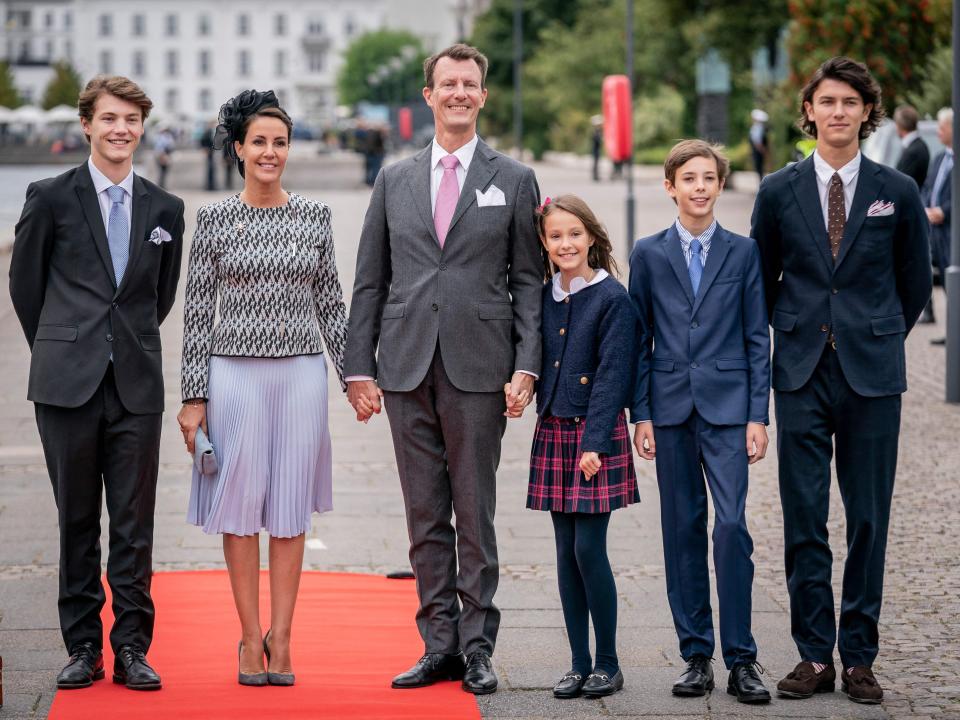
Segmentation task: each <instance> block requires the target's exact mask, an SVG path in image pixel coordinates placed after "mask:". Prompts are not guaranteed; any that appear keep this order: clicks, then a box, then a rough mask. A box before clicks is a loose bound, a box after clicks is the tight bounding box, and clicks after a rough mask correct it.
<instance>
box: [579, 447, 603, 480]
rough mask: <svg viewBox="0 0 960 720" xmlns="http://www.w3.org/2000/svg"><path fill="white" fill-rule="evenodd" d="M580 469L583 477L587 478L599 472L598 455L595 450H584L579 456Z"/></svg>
mask: <svg viewBox="0 0 960 720" xmlns="http://www.w3.org/2000/svg"><path fill="white" fill-rule="evenodd" d="M580 469H581V470H583V474H584V477H586V478H587V480H589V479H590V478H592V477H593V476H594V475H596V474H597V473H598V472H600V456H599V455H598V454H597V453H595V452H585V453H584V454H583V455H581V456H580Z"/></svg>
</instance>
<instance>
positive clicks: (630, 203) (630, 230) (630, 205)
mask: <svg viewBox="0 0 960 720" xmlns="http://www.w3.org/2000/svg"><path fill="white" fill-rule="evenodd" d="M954 2H960V0H954ZM626 75H627V83H628V84H629V87H630V112H631V117H628V118H627V119H626V121H627V122H629V123H631V124H632V123H633V117H632V113H633V0H627V67H626ZM630 138H631V143H632V142H633V132H632V131H631V133H630ZM625 170H626V174H627V259H628V260H629V259H630V251H631V250H633V242H634V240H636V239H637V238H636V235H635V234H634V226H633V220H634V214H635V212H634V205H635V203H634V198H633V146H632V144H631V147H630V153H629V154H628V155H627V162H626V168H625Z"/></svg>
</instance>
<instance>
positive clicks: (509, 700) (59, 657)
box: [0, 160, 960, 720]
mask: <svg viewBox="0 0 960 720" xmlns="http://www.w3.org/2000/svg"><path fill="white" fill-rule="evenodd" d="M314 161H315V162H317V163H318V171H322V170H323V166H322V162H323V161H322V160H320V161H316V160H314ZM537 171H538V177H539V179H540V187H541V192H542V193H543V194H544V195H554V196H555V195H557V194H560V193H562V192H569V191H572V192H577V193H579V194H581V195H582V196H583V197H584V198H585V199H587V200H588V202H590V203H591V205H592V206H593V207H594V209H595V210H596V211H597V212H598V214H599V215H600V216H601V217H602V218H603V219H605V220H606V221H607V223H608V226H609V228H610V231H611V235H612V237H613V238H614V242H615V243H619V247H620V248H621V250H622V252H623V254H625V252H626V250H625V248H626V245H627V243H626V241H625V239H624V232H623V226H624V222H623V210H622V208H623V204H622V199H623V189H622V186H619V185H613V184H610V183H601V184H593V183H590V182H589V181H588V180H587V173H588V171H587V169H586V166H583V165H581V164H580V163H577V162H562V161H557V162H553V163H551V164H549V165H539V166H537ZM350 172H351V173H352V172H353V170H352V169H351V170H350ZM298 177H300V176H298ZM350 177H351V178H353V177H355V176H354V175H351V176H350ZM637 177H638V180H637V201H638V217H637V227H638V233H639V234H644V233H649V232H653V231H655V230H657V229H660V228H661V227H664V226H666V225H667V224H668V223H669V222H670V221H671V220H672V218H673V213H674V208H673V206H672V204H671V203H670V201H669V200H668V199H667V198H666V196H665V194H664V193H663V191H662V188H661V187H660V175H659V173H658V171H657V170H656V169H647V168H641V169H638V172H637ZM0 178H2V171H0ZM328 180H329V178H328ZM325 185H326V186H327V187H329V186H330V185H333V183H329V182H328V183H325ZM342 187H346V188H350V189H346V190H340V191H330V190H324V191H322V192H319V191H311V190H310V189H309V187H308V186H305V187H304V188H302V189H301V188H299V187H296V186H294V187H293V189H295V190H301V191H302V192H304V193H305V194H308V195H312V196H316V197H318V198H320V199H323V200H324V201H325V202H327V203H329V204H330V205H331V206H332V207H333V210H334V229H335V236H336V241H337V252H338V262H339V267H340V274H341V280H342V282H343V284H344V286H345V287H347V288H349V287H350V286H351V284H352V278H353V270H354V267H353V266H354V259H355V252H356V239H357V236H358V232H359V227H360V224H361V222H362V217H363V212H364V209H365V207H366V201H367V198H368V194H367V192H366V191H365V190H358V189H352V188H353V182H352V179H351V180H350V182H347V180H346V179H345V181H344V184H343V186H342ZM741 187H743V188H744V189H743V190H741V191H729V192H727V193H725V194H724V196H723V198H722V199H721V205H720V211H719V217H720V221H721V223H723V224H724V225H725V226H727V227H729V228H730V229H732V230H734V231H739V232H746V230H747V225H748V222H749V213H750V208H751V206H752V202H753V196H752V194H751V193H750V192H748V191H746V189H747V188H748V184H746V183H742V184H741ZM184 196H185V199H186V201H187V218H188V229H190V230H192V226H193V218H194V217H195V214H196V209H197V207H198V206H199V205H201V204H203V203H205V202H209V201H210V200H212V199H214V198H216V197H219V196H218V195H209V194H205V193H199V192H192V191H191V192H188V193H185V194H184ZM8 263H9V259H8V258H7V257H0V654H2V655H3V659H4V666H5V670H6V673H5V678H4V679H5V683H4V685H5V691H6V706H5V708H4V709H3V710H2V711H0V718H34V717H45V716H46V713H47V711H48V709H49V706H50V702H51V701H52V694H53V678H54V675H55V672H56V670H57V669H59V667H60V666H61V665H62V663H63V661H64V655H65V654H64V651H63V648H62V646H61V641H60V636H59V630H58V628H57V619H56V560H57V540H56V538H57V528H56V515H55V512H54V508H53V501H52V497H51V493H50V487H49V481H48V480H47V478H46V471H45V468H44V465H43V460H42V455H41V452H40V447H39V440H38V438H37V435H36V428H35V425H34V419H33V410H32V408H31V406H30V405H29V403H27V402H26V401H25V400H24V396H25V387H26V374H27V364H28V355H27V349H26V345H25V343H24V342H23V340H22V336H21V334H20V330H19V326H18V324H17V322H16V318H15V317H14V316H13V313H12V310H11V308H10V304H9V300H8V294H7V289H6V275H7V267H8ZM937 300H938V308H937V310H938V316H939V317H940V318H942V317H943V315H944V310H943V307H942V304H943V303H942V293H939V291H938V295H937ZM181 318H182V311H181V308H180V306H179V305H178V307H177V308H175V309H174V311H173V313H172V315H171V318H170V320H168V322H167V323H166V324H165V326H164V327H163V342H164V362H165V375H166V379H167V407H168V412H167V414H166V416H165V418H164V438H163V443H162V449H161V463H162V465H161V476H160V484H159V492H158V508H157V523H156V552H155V559H156V569H157V570H158V571H163V570H173V569H189V568H201V567H222V565H223V555H222V551H221V549H220V543H219V539H218V538H216V537H213V538H210V537H206V536H204V535H203V534H202V533H201V532H200V531H199V530H197V529H196V528H193V527H190V526H187V525H186V524H185V522H184V512H185V507H186V499H187V494H188V480H187V473H188V467H189V459H188V458H187V456H186V455H185V453H184V452H183V449H182V445H181V444H180V442H179V433H178V432H177V428H176V421H175V414H176V409H177V407H178V404H179V392H178V391H179V378H178V370H179V347H180V338H181V333H182V322H181ZM942 332H943V327H942V324H941V325H938V326H919V327H918V328H917V329H916V330H915V331H914V332H913V333H912V334H911V336H910V338H909V340H908V371H909V384H910V390H909V392H908V393H907V394H906V395H905V396H904V405H903V432H902V434H901V448H900V464H899V474H898V481H897V482H898V485H897V491H896V497H895V502H894V511H893V519H892V524H891V535H890V543H889V548H888V562H887V573H886V583H885V584H886V593H885V596H886V602H885V605H884V610H883V616H882V624H881V629H880V630H881V653H880V657H879V658H878V661H877V665H876V670H877V673H878V676H879V677H880V680H881V682H882V683H883V685H884V687H885V689H886V692H887V695H886V701H885V702H884V704H883V706H881V707H872V708H871V707H862V706H857V705H854V704H853V703H850V702H849V701H848V700H847V699H846V698H845V697H844V696H843V695H841V694H840V693H834V694H830V695H825V696H818V697H816V698H814V699H811V700H808V701H800V702H788V701H782V700H775V701H774V702H773V703H772V704H771V705H770V706H768V707H761V708H751V707H748V706H742V705H738V704H737V703H736V702H735V701H734V700H733V699H732V698H730V697H729V696H728V695H727V694H726V693H724V692H723V689H724V685H723V683H724V681H725V673H724V671H723V670H722V668H721V667H720V663H718V664H717V670H718V672H717V683H718V690H717V691H716V692H714V693H713V694H712V695H711V696H710V697H708V698H704V699H691V700H679V699H675V698H673V697H672V696H671V695H670V693H669V686H670V683H671V682H672V681H673V679H675V677H676V675H677V674H678V671H679V668H680V666H681V661H680V658H679V655H678V652H677V642H676V637H675V634H674V631H673V628H672V624H671V620H670V613H669V609H668V607H667V602H666V593H665V588H664V579H663V559H662V550H661V543H660V533H659V519H658V509H657V508H658V501H657V489H656V482H655V479H654V475H653V468H652V466H651V465H650V464H646V463H643V462H642V461H640V460H638V461H637V463H638V471H639V476H640V492H641V496H642V498H643V502H642V503H641V504H640V505H638V506H635V507H632V508H630V509H627V510H624V511H619V512H617V513H615V515H614V518H613V521H612V523H611V532H610V555H611V560H612V563H613V565H614V568H615V571H616V574H617V583H618V591H619V595H620V622H619V650H620V655H621V664H622V665H623V667H624V674H625V676H626V689H625V690H624V691H623V692H622V693H619V694H617V695H615V696H613V697H612V698H607V699H605V700H602V701H595V702H589V701H586V700H577V701H568V702H561V701H556V700H554V699H553V698H552V696H551V695H550V693H549V692H548V690H547V688H549V687H550V686H552V684H553V682H554V681H555V680H556V678H557V677H559V675H560V674H562V672H563V671H565V670H566V669H567V664H566V663H567V662H568V660H567V658H568V654H569V651H568V648H567V643H566V639H565V636H564V632H563V620H562V616H561V612H560V604H559V598H558V595H557V591H556V567H555V562H554V548H553V538H552V531H551V527H550V522H549V518H548V517H547V515H546V514H545V513H534V512H531V511H528V510H525V509H524V499H525V493H526V476H527V468H528V466H527V461H528V454H529V445H530V438H531V434H532V428H533V417H532V416H528V417H525V418H523V419H522V420H520V421H516V422H513V423H511V425H510V426H509V428H508V431H507V435H506V437H505V440H504V448H503V461H502V463H501V467H500V474H499V498H498V515H497V532H498V539H499V544H500V558H501V563H502V567H501V570H502V572H501V584H500V591H499V592H498V594H497V602H498V604H499V606H500V607H501V609H502V610H503V624H502V629H501V633H500V640H499V643H498V647H497V653H496V656H495V658H494V660H495V664H496V668H497V671H498V673H499V675H500V678H501V690H500V691H499V692H498V693H496V694H495V695H492V696H487V697H484V698H480V700H479V702H480V708H481V711H482V713H483V715H484V716H485V717H489V718H511V719H512V720H522V719H525V720H533V719H535V718H594V717H613V716H615V717H620V718H629V717H644V718H655V717H673V718H678V717H686V718H713V717H716V718H721V717H722V718H727V717H756V716H771V717H801V716H802V717H824V718H827V717H830V718H886V717H892V718H923V717H931V718H933V717H936V718H960V640H958V638H960V601H958V599H957V597H958V593H960V570H958V566H957V552H956V550H955V549H954V547H955V542H954V539H953V528H955V527H957V526H958V525H960V489H958V483H957V481H956V472H955V471H952V469H953V467H954V466H956V465H957V463H958V460H960V450H958V449H957V443H956V434H957V430H958V428H960V408H958V407H956V406H948V405H946V404H944V403H943V401H942V396H943V372H944V356H943V349H942V348H939V347H932V346H930V345H929V339H930V338H931V337H933V336H935V335H937V334H942ZM331 426H332V433H333V438H334V452H335V507H336V509H335V511H334V512H332V513H328V514H326V515H323V516H318V517H315V519H314V524H313V530H312V532H311V536H310V538H309V540H308V549H307V556H306V561H305V563H306V566H307V567H309V568H310V569H317V570H339V571H351V572H364V573H383V572H386V571H390V570H394V569H403V568H406V567H408V562H407V557H406V549H407V541H406V530H405V527H404V521H403V510H402V500H401V495H400V490H399V485H398V483H397V480H396V468H395V465H394V462H393V453H392V447H391V444H390V437H389V432H388V428H387V423H386V420H385V418H383V417H379V418H375V419H374V420H373V421H371V423H370V424H369V425H367V426H362V425H359V424H357V423H356V422H355V421H354V420H353V418H352V415H351V413H350V409H349V407H348V406H347V404H346V402H345V401H344V400H342V399H341V398H339V397H337V396H336V395H334V396H332V399H331ZM771 431H772V432H771V445H772V446H773V445H774V444H775V429H771ZM748 508H749V509H748V512H749V521H750V527H751V531H752V533H753V537H754V543H755V547H756V550H755V555H754V559H755V562H756V581H755V586H754V632H755V635H756V637H757V641H758V645H759V647H760V653H761V655H760V661H761V663H762V664H763V665H764V666H765V668H766V671H767V674H766V676H765V679H766V682H767V685H768V687H769V686H772V685H773V684H774V683H775V682H776V680H777V679H779V678H780V677H781V676H782V675H783V674H785V673H786V672H787V671H789V670H790V669H792V667H793V665H794V663H795V662H796V659H797V658H796V651H795V649H794V648H793V644H792V641H791V639H790V636H789V617H788V613H787V608H788V601H787V594H786V589H785V584H784V579H783V569H782V554H783V546H782V529H781V521H780V517H781V511H780V503H779V495H778V492H777V487H776V462H775V457H774V452H773V450H771V452H770V454H769V455H768V458H767V459H766V460H764V461H763V462H762V463H760V464H759V466H755V470H754V471H753V473H752V488H751V493H750V497H749V506H748ZM841 510H842V508H841V505H840V500H839V495H837V494H836V493H834V497H833V502H832V507H831V524H830V530H831V535H832V537H833V538H834V542H835V544H834V553H835V563H836V572H835V579H836V583H837V584H838V583H839V578H840V574H841V571H842V562H843V557H844V552H843V547H842V546H840V545H838V544H837V543H838V542H840V541H842V538H843V537H844V533H843V518H842V512H841ZM215 611H217V612H224V613H228V614H232V613H233V609H232V608H230V607H224V608H218V609H215ZM412 621H413V618H411V622H412ZM158 623H159V624H162V623H163V608H159V613H158ZM224 651H225V652H228V651H229V649H227V648H225V649H224ZM416 652H417V649H415V648H414V649H412V652H411V658H410V659H411V662H412V661H413V660H415V657H414V655H415V654H416ZM717 654H718V657H719V652H718V653H717ZM399 669H401V668H398V670H399ZM160 670H161V671H162V670H163V668H160ZM385 681H386V678H385ZM147 708H148V706H146V705H145V711H144V717H149V713H148V709H147Z"/></svg>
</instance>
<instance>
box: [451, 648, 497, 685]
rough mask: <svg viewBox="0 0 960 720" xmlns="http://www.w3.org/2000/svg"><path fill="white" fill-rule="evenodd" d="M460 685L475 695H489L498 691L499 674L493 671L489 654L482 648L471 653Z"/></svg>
mask: <svg viewBox="0 0 960 720" xmlns="http://www.w3.org/2000/svg"><path fill="white" fill-rule="evenodd" d="M460 687H462V688H463V689H464V690H466V691H467V692H468V693H473V694H474V695H489V694H490V693H492V692H495V691H496V689H497V674H496V673H495V672H494V671H493V663H491V662H490V656H489V655H487V654H486V653H485V652H483V651H482V650H478V651H477V652H472V653H470V657H468V658H467V669H466V670H465V671H464V673H463V682H462V683H461V684H460Z"/></svg>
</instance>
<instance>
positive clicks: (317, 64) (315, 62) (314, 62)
mask: <svg viewBox="0 0 960 720" xmlns="http://www.w3.org/2000/svg"><path fill="white" fill-rule="evenodd" d="M307 63H308V66H309V68H310V72H323V68H324V65H325V64H326V53H324V52H321V51H316V50H315V51H314V52H311V53H309V54H308V55H307Z"/></svg>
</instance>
